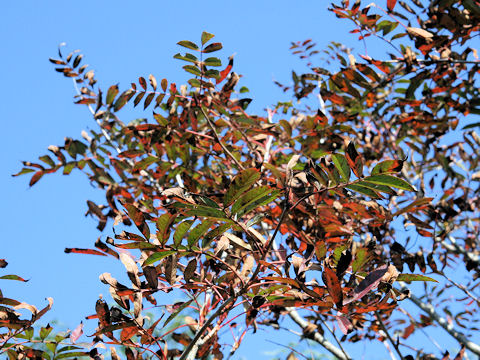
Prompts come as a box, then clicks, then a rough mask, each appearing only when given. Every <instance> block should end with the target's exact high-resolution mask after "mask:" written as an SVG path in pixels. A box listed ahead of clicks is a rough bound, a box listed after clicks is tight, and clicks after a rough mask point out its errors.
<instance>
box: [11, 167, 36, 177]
mask: <svg viewBox="0 0 480 360" xmlns="http://www.w3.org/2000/svg"><path fill="white" fill-rule="evenodd" d="M31 172H35V170H33V169H29V168H23V169H22V170H20V171H19V172H18V173H16V174H13V175H12V176H20V175H24V174H28V173H31Z"/></svg>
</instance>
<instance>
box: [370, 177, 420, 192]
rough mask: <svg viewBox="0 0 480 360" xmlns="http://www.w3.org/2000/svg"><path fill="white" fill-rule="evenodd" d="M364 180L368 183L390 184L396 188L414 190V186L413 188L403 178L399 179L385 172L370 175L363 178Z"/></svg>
mask: <svg viewBox="0 0 480 360" xmlns="http://www.w3.org/2000/svg"><path fill="white" fill-rule="evenodd" d="M364 180H365V181H368V182H370V183H374V184H379V185H386V186H391V187H394V188H397V189H403V190H407V191H415V188H413V186H411V185H410V184H409V183H407V182H406V181H405V180H402V179H399V178H397V177H395V176H391V175H386V174H380V175H372V176H368V177H366V178H364Z"/></svg>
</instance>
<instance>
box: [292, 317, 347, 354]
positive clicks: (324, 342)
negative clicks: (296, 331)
mask: <svg viewBox="0 0 480 360" xmlns="http://www.w3.org/2000/svg"><path fill="white" fill-rule="evenodd" d="M287 310H288V315H289V316H290V318H291V319H292V320H293V321H294V322H295V323H296V324H297V325H299V326H300V327H301V328H302V329H303V330H306V329H308V328H309V327H310V323H309V322H308V321H307V320H305V319H303V318H302V317H301V316H300V314H299V313H298V312H297V310H295V308H287ZM311 339H312V340H315V341H316V342H317V343H319V344H320V345H322V346H323V347H324V348H325V349H326V350H328V351H329V352H330V353H332V354H333V355H335V356H336V357H337V358H339V359H340V360H352V357H350V355H348V354H347V353H345V352H344V351H342V350H341V349H339V348H338V347H336V346H335V345H333V344H332V343H331V342H330V341H328V340H327V339H326V338H325V337H324V336H323V335H322V334H320V333H319V332H318V331H316V332H315V333H314V334H313V335H312V337H311Z"/></svg>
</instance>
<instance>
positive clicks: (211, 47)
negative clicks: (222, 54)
mask: <svg viewBox="0 0 480 360" xmlns="http://www.w3.org/2000/svg"><path fill="white" fill-rule="evenodd" d="M222 47H223V46H222V44H221V43H213V44H210V45H208V46H207V47H206V48H205V49H203V50H202V52H203V53H211V52H214V51H218V50H220V49H221V48H222Z"/></svg>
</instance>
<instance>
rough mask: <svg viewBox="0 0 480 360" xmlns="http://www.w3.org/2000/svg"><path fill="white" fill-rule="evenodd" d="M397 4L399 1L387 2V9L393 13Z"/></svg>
mask: <svg viewBox="0 0 480 360" xmlns="http://www.w3.org/2000/svg"><path fill="white" fill-rule="evenodd" d="M396 3H397V0H387V9H388V11H389V12H392V11H393V8H394V7H395V4H396Z"/></svg>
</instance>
